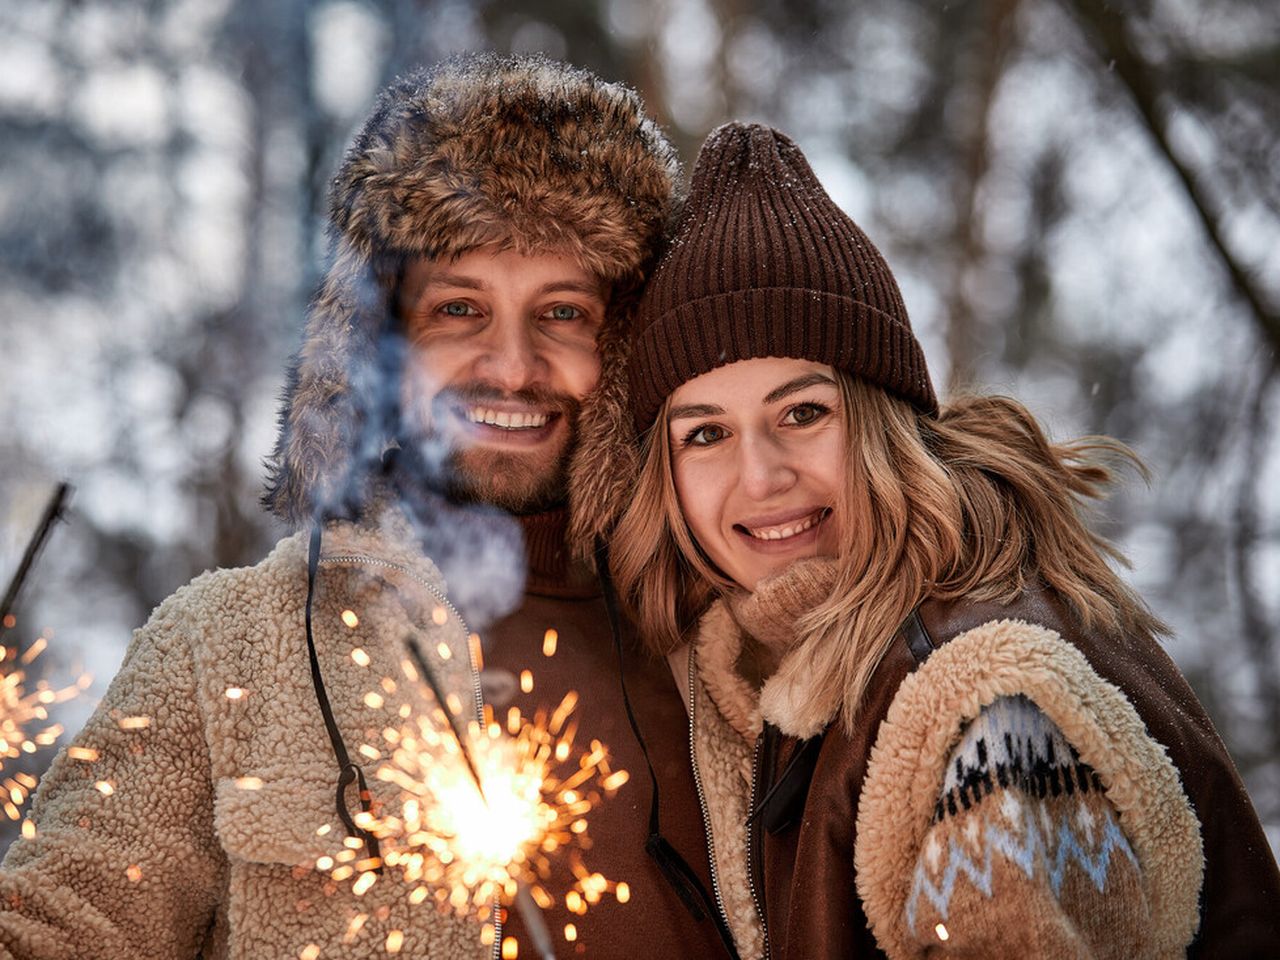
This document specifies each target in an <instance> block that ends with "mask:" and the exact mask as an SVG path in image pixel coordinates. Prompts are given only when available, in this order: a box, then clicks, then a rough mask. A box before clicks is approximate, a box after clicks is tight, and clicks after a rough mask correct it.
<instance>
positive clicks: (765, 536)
mask: <svg viewBox="0 0 1280 960" xmlns="http://www.w3.org/2000/svg"><path fill="white" fill-rule="evenodd" d="M825 512H826V511H825V510H819V511H818V512H817V513H815V514H812V515H811V516H809V517H806V518H805V519H804V520H801V521H800V522H799V523H794V524H791V525H789V526H785V527H761V528H759V529H756V530H752V529H751V528H750V527H748V528H747V533H749V534H751V536H753V537H755V538H756V539H757V540H786V539H787V538H789V537H794V536H795V535H796V534H799V533H804V532H805V531H806V530H808V529H809V528H810V527H812V526H813V525H814V524H815V523H817V522H818V521H819V520H821V519H822V517H823V514H824V513H825Z"/></svg>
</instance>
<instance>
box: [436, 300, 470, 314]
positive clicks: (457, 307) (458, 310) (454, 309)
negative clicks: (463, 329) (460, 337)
mask: <svg viewBox="0 0 1280 960" xmlns="http://www.w3.org/2000/svg"><path fill="white" fill-rule="evenodd" d="M442 309H443V310H444V312H445V313H446V314H447V315H448V316H451V317H465V316H467V314H469V313H470V312H471V308H470V307H469V306H467V305H466V304H465V303H460V302H459V301H456V300H455V301H454V302H453V303H446V304H445V305H444V307H443V308H442Z"/></svg>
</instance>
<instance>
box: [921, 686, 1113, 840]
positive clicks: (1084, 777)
mask: <svg viewBox="0 0 1280 960" xmlns="http://www.w3.org/2000/svg"><path fill="white" fill-rule="evenodd" d="M997 787H1001V788H1009V787H1012V788H1014V789H1017V790H1019V791H1021V792H1023V793H1026V794H1028V795H1030V796H1035V797H1041V798H1043V797H1049V796H1052V797H1056V796H1059V795H1061V794H1063V793H1065V794H1067V795H1071V794H1074V793H1076V792H1077V791H1079V792H1082V793H1088V792H1089V791H1091V790H1098V789H1101V785H1100V784H1099V782H1098V778H1097V775H1096V774H1095V773H1094V772H1093V769H1092V768H1091V767H1089V766H1088V764H1085V763H1081V762H1080V758H1079V756H1078V755H1077V754H1076V752H1075V750H1074V749H1073V748H1072V746H1071V744H1070V743H1068V742H1067V739H1066V737H1064V736H1063V735H1062V731H1061V730H1059V729H1058V727H1057V725H1056V724H1055V723H1054V722H1053V721H1052V720H1050V719H1049V718H1048V717H1047V716H1045V714H1044V713H1043V712H1042V711H1041V710H1040V708H1039V707H1037V706H1036V705H1035V704H1034V703H1033V702H1032V701H1031V700H1029V699H1027V698H1026V697H1024V696H1013V697H999V698H997V699H996V700H994V701H993V702H992V703H990V704H988V705H987V706H986V707H984V708H983V709H982V712H981V713H979V714H978V716H977V718H975V719H974V720H973V722H971V723H970V724H969V725H968V727H966V728H965V730H964V733H963V735H962V736H961V738H960V742H959V743H958V744H957V745H956V747H955V749H954V750H953V752H952V755H951V764H950V766H949V767H948V769H947V772H946V776H945V778H944V780H943V784H942V793H941V795H940V796H939V798H938V803H937V806H936V807H935V809H934V821H935V822H937V821H939V820H942V819H943V818H945V817H948V816H955V815H956V814H957V813H958V812H960V811H961V810H968V809H969V808H970V807H972V806H973V805H974V804H976V803H978V802H980V801H981V800H982V798H983V797H985V796H987V795H988V794H990V793H991V792H992V791H993V790H994V789H996V788H997Z"/></svg>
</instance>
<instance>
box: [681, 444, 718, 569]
mask: <svg viewBox="0 0 1280 960" xmlns="http://www.w3.org/2000/svg"><path fill="white" fill-rule="evenodd" d="M722 488H723V480H722V478H720V477H719V475H718V472H717V470H716V469H715V467H714V464H710V463H707V462H696V461H695V460H694V459H693V458H686V459H685V461H684V462H682V463H680V464H677V467H676V493H677V495H678V496H679V499H680V509H681V510H682V511H683V513H684V519H685V523H687V524H688V525H689V529H690V530H692V531H693V535H694V537H695V538H696V539H697V540H698V543H699V544H700V545H701V546H702V548H703V549H704V550H709V549H713V547H712V543H711V541H712V533H713V532H714V531H715V530H716V528H717V526H718V524H717V518H718V517H719V515H720V511H721V510H722V508H723V506H724V504H723V499H724V498H723V495H722Z"/></svg>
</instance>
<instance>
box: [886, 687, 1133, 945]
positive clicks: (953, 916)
mask: <svg viewBox="0 0 1280 960" xmlns="http://www.w3.org/2000/svg"><path fill="white" fill-rule="evenodd" d="M1149 916H1150V911H1149V909H1148V904H1147V902H1146V896H1145V892H1144V885H1143V883H1142V877H1141V874H1140V868H1139V865H1138V860H1137V857H1136V856H1135V855H1134V852H1133V850H1132V848H1131V846H1130V844H1129V840H1128V839H1127V838H1126V836H1125V834H1124V831H1123V830H1122V828H1121V826H1120V822H1119V820H1118V817H1117V814H1116V810H1115V808H1114V807H1113V805H1112V803H1111V801H1110V800H1108V799H1107V796H1106V793H1105V792H1104V790H1103V788H1102V784H1101V783H1100V781H1099V779H1098V777H1097V775H1096V774H1095V773H1094V771H1093V769H1092V768H1090V767H1089V766H1088V765H1086V764H1084V763H1082V762H1081V761H1080V759H1079V757H1078V756H1077V755H1076V751H1075V750H1074V749H1073V748H1072V746H1071V744H1070V743H1069V742H1067V740H1066V738H1065V737H1064V736H1063V734H1062V731H1061V730H1060V729H1059V728H1058V727H1057V726H1056V725H1055V724H1054V723H1053V721H1051V720H1050V719H1049V718H1048V717H1047V716H1045V714H1044V713H1042V712H1041V711H1040V709H1039V708H1038V707H1037V706H1036V705H1035V704H1034V703H1033V702H1032V701H1031V700H1030V699H1028V698H1026V697H1023V696H1002V697H999V698H998V699H996V700H995V701H994V702H992V703H991V704H990V705H988V706H987V707H985V708H984V709H983V710H982V712H981V713H980V714H979V715H978V717H977V718H976V719H974V720H973V721H972V722H971V723H970V724H969V725H968V726H967V727H966V728H965V730H964V732H963V734H962V736H961V739H960V742H959V743H958V744H957V746H956V747H955V748H954V750H953V751H952V753H951V756H950V759H949V761H948V764H947V770H946V774H945V776H944V778H943V782H942V784H941V791H940V793H939V795H938V800H937V805H936V807H935V809H934V816H933V822H932V824H931V826H930V828H929V830H928V832H927V833H926V834H925V837H924V842H923V844H922V846H921V848H920V851H919V855H918V857H917V860H916V865H915V870H914V874H913V876H912V883H911V890H910V895H909V897H908V899H907V905H906V925H907V931H908V934H909V936H910V937H913V938H914V939H915V941H916V943H917V945H918V946H919V947H920V948H921V949H922V950H923V951H926V952H928V953H929V954H930V955H933V954H934V953H935V952H936V953H938V954H942V953H945V954H947V955H952V956H974V957H979V956H1018V957H1046V958H1048V957H1054V958H1060V957H1123V958H1128V960H1132V958H1134V957H1140V956H1143V955H1145V954H1146V952H1147V950H1146V947H1148V946H1149V939H1148V933H1147V931H1148V930H1149Z"/></svg>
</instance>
